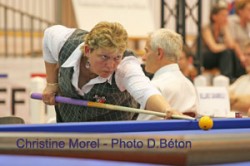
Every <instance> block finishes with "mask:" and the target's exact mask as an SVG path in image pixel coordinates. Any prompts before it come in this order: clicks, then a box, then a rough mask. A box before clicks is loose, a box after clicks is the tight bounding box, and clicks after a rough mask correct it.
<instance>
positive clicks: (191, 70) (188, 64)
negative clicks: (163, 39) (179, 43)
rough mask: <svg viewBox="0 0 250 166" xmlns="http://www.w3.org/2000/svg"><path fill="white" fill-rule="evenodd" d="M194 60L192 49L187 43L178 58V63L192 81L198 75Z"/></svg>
mask: <svg viewBox="0 0 250 166" xmlns="http://www.w3.org/2000/svg"><path fill="white" fill-rule="evenodd" d="M193 61H194V57H193V53H192V51H191V49H190V48H189V47H188V46H187V45H184V46H183V50H182V52H181V55H180V57H179V60H178V64H179V67H180V69H181V72H182V73H183V74H184V75H185V76H186V77H187V78H188V79H189V80H190V81H192V82H193V80H194V78H195V77H196V76H197V70H196V68H195V67H194V65H193Z"/></svg>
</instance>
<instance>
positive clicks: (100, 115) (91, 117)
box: [56, 29, 137, 122]
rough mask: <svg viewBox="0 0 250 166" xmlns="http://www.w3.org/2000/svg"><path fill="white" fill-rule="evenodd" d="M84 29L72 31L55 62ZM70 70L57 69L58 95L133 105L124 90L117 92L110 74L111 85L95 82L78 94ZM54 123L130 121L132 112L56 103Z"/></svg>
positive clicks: (80, 37)
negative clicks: (85, 90) (86, 91)
mask: <svg viewBox="0 0 250 166" xmlns="http://www.w3.org/2000/svg"><path fill="white" fill-rule="evenodd" d="M87 33H88V32H86V31H83V30H79V29H78V30H76V31H75V32H74V33H73V34H72V35H71V36H70V37H69V39H68V40H67V41H66V42H65V44H64V46H63V47H62V49H61V50H60V53H59V65H60V66H61V65H62V64H63V63H64V62H65V61H66V60H67V59H68V57H69V56H70V55H71V53H72V52H73V51H74V50H75V49H76V47H77V46H78V45H79V44H81V43H82V42H83V40H84V35H85V34H87ZM73 72H74V69H73V67H70V68H61V67H60V69H59V76H58V81H59V87H60V95H61V96H65V97H71V98H75V99H82V100H88V101H94V102H96V101H97V102H98V101H101V100H106V101H105V103H107V104H114V105H121V106H127V107H136V106H137V103H136V102H135V100H134V99H133V98H132V97H131V95H130V94H129V93H128V92H127V91H124V92H121V91H120V90H119V88H118V87H117V85H116V82H115V77H114V74H113V76H112V84H111V85H110V84H109V83H108V82H105V83H100V84H96V85H94V86H93V88H92V89H91V90H90V92H88V93H87V94H85V95H84V96H80V95H79V94H78V93H77V92H76V90H75V88H74V87H73V85H72V83H71V79H72V75H73ZM56 113H57V122H86V121H117V120H131V119H132V117H133V115H134V113H130V112H121V111H113V110H107V109H101V108H94V107H84V106H77V105H70V104H61V103H60V104H58V105H57V106H56Z"/></svg>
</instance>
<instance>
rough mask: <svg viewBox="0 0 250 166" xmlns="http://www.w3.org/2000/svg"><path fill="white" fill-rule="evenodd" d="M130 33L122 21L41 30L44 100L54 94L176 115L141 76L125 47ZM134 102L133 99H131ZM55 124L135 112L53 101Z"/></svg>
mask: <svg viewBox="0 0 250 166" xmlns="http://www.w3.org/2000/svg"><path fill="white" fill-rule="evenodd" d="M127 42H128V34H127V31H126V30H125V29H124V28H123V26H122V25H121V24H120V23H117V22H100V23H98V24H97V25H95V27H94V28H93V29H92V30H91V31H90V32H87V31H84V30H81V29H75V28H67V27H64V26H61V25H55V26H52V27H49V28H48V29H46V30H45V32H44V40H43V58H44V61H45V68H46V74H47V78H46V79H47V86H46V87H45V89H44V91H43V101H44V103H45V104H49V105H54V104H56V103H55V95H57V94H58V95H61V96H65V97H70V98H75V99H83V100H88V101H93V102H100V103H107V104H114V105H121V106H127V107H136V106H137V102H138V103H139V104H140V105H141V106H142V108H146V109H148V110H152V111H158V112H164V113H166V118H171V116H172V114H180V113H179V112H177V111H174V110H173V109H171V107H170V106H169V104H168V102H167V101H166V100H165V99H164V98H163V96H162V95H160V92H159V91H158V90H157V89H156V88H154V87H153V86H152V85H151V83H150V80H149V79H148V78H147V77H146V76H145V75H144V73H143V71H142V69H141V66H140V62H139V60H138V59H137V58H136V57H135V56H133V55H132V53H130V52H128V51H125V50H126V48H127ZM134 99H135V100H136V101H137V102H135V100H134ZM55 108H56V115H57V122H86V121H114V120H131V119H133V116H134V113H131V112H121V111H112V110H108V109H100V108H94V107H82V106H77V105H69V104H62V103H57V104H56V105H55Z"/></svg>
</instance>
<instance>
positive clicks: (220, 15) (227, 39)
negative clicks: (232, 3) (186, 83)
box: [202, 4, 235, 82]
mask: <svg viewBox="0 0 250 166" xmlns="http://www.w3.org/2000/svg"><path fill="white" fill-rule="evenodd" d="M227 22H228V9H227V5H226V4H216V5H215V6H213V7H212V9H211V13H210V24H208V25H206V26H204V27H202V41H203V47H202V48H203V51H202V56H203V62H202V63H203V67H204V68H205V69H208V70H211V69H214V68H218V69H219V70H220V73H221V74H222V75H225V76H227V77H229V79H230V80H231V82H232V81H233V80H234V79H235V78H234V69H233V67H234V66H233V59H234V58H233V56H235V52H234V48H235V42H234V40H233V38H232V36H231V35H230V31H229V29H228V26H227Z"/></svg>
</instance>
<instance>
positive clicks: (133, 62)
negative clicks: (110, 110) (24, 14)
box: [43, 25, 160, 108]
mask: <svg viewBox="0 0 250 166" xmlns="http://www.w3.org/2000/svg"><path fill="white" fill-rule="evenodd" d="M74 31H75V29H73V28H66V27H64V26H61V25H55V26H52V27H49V28H48V29H46V30H45V32H44V39H43V58H44V60H45V61H46V62H48V63H57V62H58V56H59V53H60V50H61V48H62V47H63V45H64V43H65V42H66V41H67V39H68V38H69V36H70V35H71V34H72V33H73V32H74ZM83 44H84V43H82V44H80V45H79V46H78V47H77V48H76V49H75V50H74V51H73V52H72V54H71V55H70V57H69V58H68V59H67V60H66V61H65V62H64V64H62V66H61V67H65V68H67V67H73V68H74V73H73V76H72V85H73V86H74V87H75V89H76V90H77V92H78V94H80V95H82V96H83V95H84V94H86V93H88V92H89V91H90V90H91V89H92V87H93V86H94V85H95V84H98V83H103V82H106V81H108V82H109V83H110V84H111V79H112V78H111V76H109V77H108V78H102V77H100V76H98V77H96V78H94V79H91V80H90V81H89V82H88V83H87V84H85V85H84V86H83V87H78V81H79V69H80V66H79V65H80V60H81V56H82V53H81V50H80V48H81V46H82V45H83ZM115 80H116V84H117V86H118V88H119V89H120V91H125V90H127V91H128V92H129V93H130V94H131V95H132V96H133V97H134V99H135V100H136V101H137V102H138V103H140V104H141V106H142V108H144V107H145V105H146V101H147V100H148V98H149V97H150V96H152V95H155V94H160V92H159V91H158V90H157V89H155V87H154V86H153V85H152V84H151V83H150V80H149V79H148V78H147V77H145V75H144V73H143V71H142V69H141V66H140V62H139V60H138V59H137V58H136V57H134V56H129V57H125V58H124V59H123V60H122V61H121V63H120V64H119V65H118V67H117V70H116V71H115Z"/></svg>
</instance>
